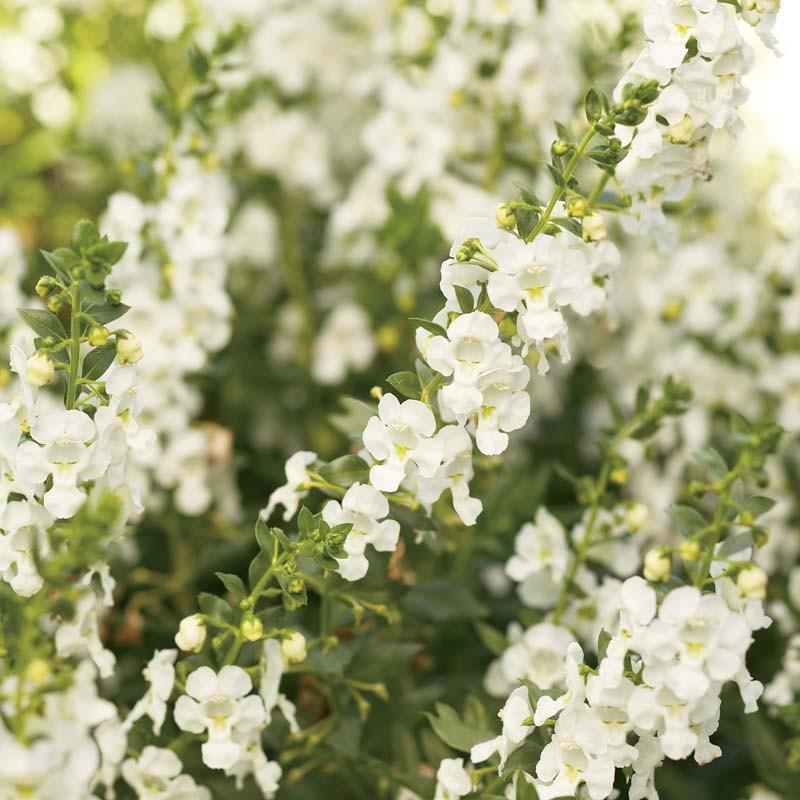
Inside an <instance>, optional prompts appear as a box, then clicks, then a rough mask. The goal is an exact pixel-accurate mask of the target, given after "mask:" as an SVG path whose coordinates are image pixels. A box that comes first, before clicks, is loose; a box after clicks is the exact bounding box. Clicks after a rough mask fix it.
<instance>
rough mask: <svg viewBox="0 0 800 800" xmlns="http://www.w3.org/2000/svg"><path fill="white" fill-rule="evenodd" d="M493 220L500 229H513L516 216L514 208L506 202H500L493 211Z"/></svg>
mask: <svg viewBox="0 0 800 800" xmlns="http://www.w3.org/2000/svg"><path fill="white" fill-rule="evenodd" d="M494 222H495V225H497V227H498V228H501V229H502V230H506V231H510V230H513V228H514V226H515V225H516V224H517V217H516V214H514V209H513V208H511V206H510V205H509V204H508V203H500V205H499V206H497V210H496V211H495V212H494Z"/></svg>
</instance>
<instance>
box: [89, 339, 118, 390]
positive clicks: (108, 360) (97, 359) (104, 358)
mask: <svg viewBox="0 0 800 800" xmlns="http://www.w3.org/2000/svg"><path fill="white" fill-rule="evenodd" d="M116 355H117V349H116V348H115V347H114V345H113V344H104V345H103V346H102V347H96V348H95V349H94V350H92V351H91V352H89V353H87V354H86V358H85V359H84V360H83V376H82V377H84V378H86V379H87V380H90V381H97V380H100V378H102V377H103V375H105V373H106V370H108V368H109V367H110V366H111V364H112V363H113V362H114V359H115V358H116Z"/></svg>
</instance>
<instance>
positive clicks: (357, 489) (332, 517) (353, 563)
mask: <svg viewBox="0 0 800 800" xmlns="http://www.w3.org/2000/svg"><path fill="white" fill-rule="evenodd" d="M388 514H389V501H388V500H387V499H386V498H385V497H384V496H383V495H382V494H381V493H380V492H379V491H378V490H377V489H374V488H373V487H372V486H369V485H366V484H361V483H354V484H353V485H352V486H351V487H350V488H349V489H348V490H347V492H346V493H345V496H344V497H343V498H342V503H341V505H340V504H339V503H338V502H337V501H336V500H331V501H329V502H328V503H326V504H325V506H324V508H323V509H322V518H323V519H324V520H325V522H327V523H328V525H330V526H331V527H334V526H336V525H344V524H350V525H352V526H353V527H352V528H351V529H350V532H349V533H348V534H347V539H346V540H345V543H344V549H345V550H346V551H347V558H339V559H337V561H338V562H339V571H340V573H341V575H342V577H343V578H344V579H345V580H348V581H354V580H359V579H360V578H363V577H364V575H366V573H367V569H368V567H369V562H368V561H367V558H366V555H365V554H364V551H365V550H366V546H367V545H368V544H371V545H372V546H373V547H374V548H375V549H376V550H379V551H383V552H392V551H393V550H394V549H395V548H396V547H397V539H398V537H399V536H400V523H398V522H396V521H395V520H392V519H384V517H386V516H387V515H388Z"/></svg>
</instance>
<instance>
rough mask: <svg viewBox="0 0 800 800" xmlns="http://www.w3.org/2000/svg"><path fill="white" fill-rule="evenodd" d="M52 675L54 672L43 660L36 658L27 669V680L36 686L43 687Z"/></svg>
mask: <svg viewBox="0 0 800 800" xmlns="http://www.w3.org/2000/svg"><path fill="white" fill-rule="evenodd" d="M52 674H53V670H52V669H51V668H50V665H49V664H48V663H47V662H46V661H45V660H44V659H43V658H35V659H34V660H33V661H31V662H30V663H29V664H28V666H27V667H25V680H26V681H28V683H31V684H33V685H34V686H43V685H44V684H45V683H47V681H48V680H49V679H50V676H51V675H52Z"/></svg>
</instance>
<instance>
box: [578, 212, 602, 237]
mask: <svg viewBox="0 0 800 800" xmlns="http://www.w3.org/2000/svg"><path fill="white" fill-rule="evenodd" d="M583 238H584V239H586V240H587V241H590V242H599V241H600V240H601V239H605V238H606V221H605V220H604V219H603V215H602V214H599V213H598V212H597V211H593V212H592V213H591V214H589V215H588V216H585V217H584V218H583Z"/></svg>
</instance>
